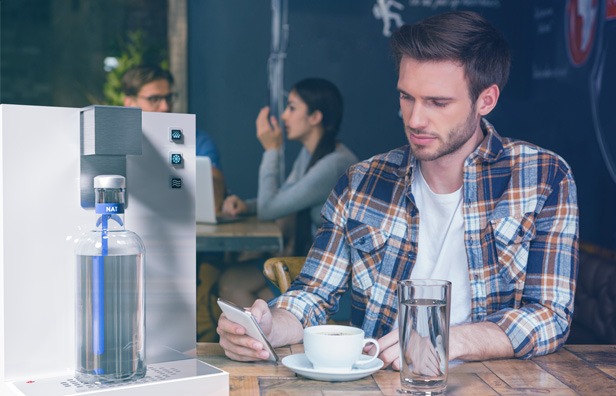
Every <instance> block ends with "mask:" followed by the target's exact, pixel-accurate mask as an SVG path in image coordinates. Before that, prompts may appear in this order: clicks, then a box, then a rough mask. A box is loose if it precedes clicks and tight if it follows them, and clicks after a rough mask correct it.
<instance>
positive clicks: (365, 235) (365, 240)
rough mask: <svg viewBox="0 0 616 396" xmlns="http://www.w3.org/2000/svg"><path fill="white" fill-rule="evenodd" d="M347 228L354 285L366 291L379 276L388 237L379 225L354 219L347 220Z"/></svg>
mask: <svg viewBox="0 0 616 396" xmlns="http://www.w3.org/2000/svg"><path fill="white" fill-rule="evenodd" d="M346 228H347V230H346V231H347V233H346V234H347V242H348V244H349V247H350V252H351V268H352V271H353V285H354V287H356V288H359V290H362V291H365V290H368V289H369V288H370V287H372V285H373V284H374V282H375V280H376V278H377V276H378V273H379V270H380V267H381V263H382V261H383V255H384V250H385V249H384V246H385V243H386V242H387V237H386V236H385V234H384V233H383V232H382V231H381V230H380V229H379V228H378V227H374V226H371V225H368V224H364V223H361V222H359V221H356V220H352V219H349V220H348V221H347V226H346Z"/></svg>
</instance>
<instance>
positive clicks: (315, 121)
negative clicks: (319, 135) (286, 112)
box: [308, 110, 323, 125]
mask: <svg viewBox="0 0 616 396" xmlns="http://www.w3.org/2000/svg"><path fill="white" fill-rule="evenodd" d="M308 119H309V120H310V123H311V124H312V125H319V124H320V123H321V122H322V121H323V113H321V110H315V111H313V112H312V114H310V115H309V116H308Z"/></svg>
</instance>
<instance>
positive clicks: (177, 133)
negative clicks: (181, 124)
mask: <svg viewBox="0 0 616 396" xmlns="http://www.w3.org/2000/svg"><path fill="white" fill-rule="evenodd" d="M169 134H170V136H171V141H172V142H180V141H182V138H184V133H183V132H182V130H181V129H178V128H171V130H170V131H169Z"/></svg>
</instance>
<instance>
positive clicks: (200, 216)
mask: <svg viewBox="0 0 616 396" xmlns="http://www.w3.org/2000/svg"><path fill="white" fill-rule="evenodd" d="M196 160H197V167H196V172H195V176H196V178H197V180H196V187H197V191H196V193H195V217H196V218H197V223H208V224H221V223H230V222H235V221H241V220H242V219H244V218H245V217H244V216H238V217H231V216H225V215H218V216H217V215H216V205H215V204H214V178H213V176H212V161H211V160H210V158H209V157H202V156H197V157H196Z"/></svg>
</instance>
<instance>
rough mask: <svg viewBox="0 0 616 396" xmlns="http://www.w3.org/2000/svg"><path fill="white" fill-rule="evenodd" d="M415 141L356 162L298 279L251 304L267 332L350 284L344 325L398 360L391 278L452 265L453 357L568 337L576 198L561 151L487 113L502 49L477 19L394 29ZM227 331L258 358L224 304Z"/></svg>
mask: <svg viewBox="0 0 616 396" xmlns="http://www.w3.org/2000/svg"><path fill="white" fill-rule="evenodd" d="M392 48H393V52H394V55H395V56H396V59H397V61H398V69H399V70H398V71H399V79H398V91H399V93H400V108H401V111H402V118H403V121H404V129H405V133H406V136H407V139H408V142H409V144H408V145H407V146H404V147H401V148H398V149H395V150H392V151H390V152H388V153H385V154H381V155H377V156H375V157H373V158H371V159H368V160H366V161H363V162H361V163H359V164H356V165H354V166H352V167H351V168H350V169H349V170H348V171H347V173H346V174H345V175H344V176H343V177H342V178H341V179H340V180H339V182H338V185H337V186H336V187H335V188H334V190H333V191H332V193H331V195H330V197H329V199H328V201H327V203H326V204H325V206H324V208H323V212H322V214H323V217H324V224H323V226H322V227H321V229H320V230H319V232H318V234H317V236H316V238H315V242H314V245H313V247H312V249H311V251H310V253H309V255H308V257H307V260H306V264H305V265H304V268H303V270H302V273H301V274H300V276H299V277H298V278H297V279H296V280H295V281H294V283H293V284H292V286H291V288H290V289H289V290H288V291H287V292H286V293H285V294H283V295H282V296H280V297H279V298H278V299H276V300H274V301H272V302H270V307H268V306H267V304H266V303H265V302H264V301H260V300H258V301H256V302H255V304H254V305H253V306H252V307H251V311H252V313H253V314H254V315H255V316H256V317H257V319H258V320H259V321H260V324H261V326H262V328H263V330H264V332H265V334H266V335H267V336H268V339H269V340H270V342H271V343H272V344H273V345H274V346H281V345H287V344H292V343H298V342H301V340H302V329H303V328H304V327H306V326H312V325H316V324H324V323H325V322H326V321H327V319H328V318H329V317H330V316H331V314H332V313H333V312H335V311H336V310H337V309H338V302H339V298H340V296H341V295H342V294H343V293H344V292H345V291H346V290H347V289H348V288H349V287H350V288H351V289H352V312H351V322H352V325H354V326H357V327H361V328H363V329H364V331H365V333H366V336H368V337H377V338H379V344H380V347H381V353H380V356H379V357H380V358H381V359H382V360H383V361H384V362H385V364H386V365H391V366H392V367H393V368H394V369H399V368H400V361H399V347H398V345H397V342H398V331H397V330H396V329H395V322H396V318H397V306H398V301H397V296H396V285H397V281H399V280H402V279H408V278H436V279H447V280H450V281H451V282H452V284H453V286H452V306H451V330H450V351H449V352H450V354H449V357H450V359H451V360H453V359H463V360H485V359H493V358H508V357H514V356H515V357H519V358H530V357H532V356H536V355H542V354H547V353H550V352H553V351H555V350H557V349H558V348H559V347H560V346H562V345H563V343H564V342H565V340H566V338H567V335H568V333H569V326H570V324H571V318H572V315H573V298H574V292H575V282H576V277H577V271H578V208H577V198H576V189H575V182H574V180H573V175H572V173H571V169H570V168H569V166H568V165H567V163H566V162H565V161H564V160H563V159H562V158H560V157H559V156H558V155H556V154H554V153H552V152H550V151H548V150H545V149H542V148H540V147H537V146H534V145H532V144H529V143H526V142H522V141H516V140H513V139H508V138H503V137H501V136H499V135H498V133H497V132H496V130H495V129H494V127H493V126H492V125H491V124H490V123H489V122H488V121H487V120H486V119H485V118H484V117H485V116H486V115H488V114H489V113H490V112H491V111H492V109H494V107H495V106H496V104H497V102H498V98H499V95H500V92H501V90H502V89H503V87H504V85H505V84H506V82H507V79H508V75H509V66H510V54H509V48H508V46H507V44H506V42H505V41H504V39H503V38H502V37H501V35H500V34H499V33H498V32H497V31H496V30H495V29H494V27H492V26H491V25H490V24H489V23H488V22H487V21H486V20H485V19H483V18H482V17H481V16H479V15H478V14H476V13H472V12H451V13H447V14H441V15H437V16H435V17H431V18H428V19H426V20H424V21H422V22H419V23H417V24H414V25H405V26H403V27H402V28H401V29H400V30H399V31H397V32H396V33H394V35H393V36H392ZM218 333H219V334H220V336H221V339H220V345H221V346H222V347H223V348H224V349H225V351H226V354H227V356H229V357H231V358H233V359H237V360H244V361H247V360H258V359H264V358H267V356H268V353H267V352H266V351H265V350H263V346H262V345H261V344H260V343H259V342H257V341H255V340H254V339H251V338H249V337H247V336H245V335H244V329H243V328H242V327H241V326H239V325H238V324H235V323H233V322H230V321H229V320H227V319H226V318H224V315H223V317H222V318H221V320H220V321H219V327H218Z"/></svg>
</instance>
